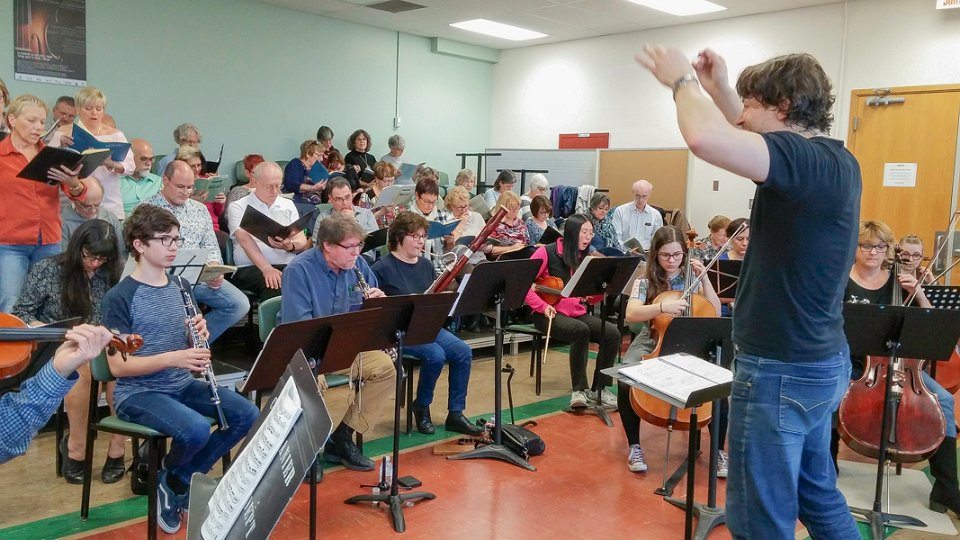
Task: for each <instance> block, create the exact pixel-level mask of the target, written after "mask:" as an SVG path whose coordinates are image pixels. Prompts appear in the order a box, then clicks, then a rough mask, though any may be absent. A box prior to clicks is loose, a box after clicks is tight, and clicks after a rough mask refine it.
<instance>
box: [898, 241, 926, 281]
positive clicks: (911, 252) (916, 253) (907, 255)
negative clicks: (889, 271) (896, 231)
mask: <svg viewBox="0 0 960 540" xmlns="http://www.w3.org/2000/svg"><path fill="white" fill-rule="evenodd" d="M900 260H901V266H900V269H901V270H902V271H904V272H907V273H912V274H913V275H914V276H916V278H917V279H918V280H923V284H924V285H929V284H931V283H933V278H934V275H933V272H927V267H926V266H924V265H922V264H920V263H922V262H923V240H922V239H921V238H920V237H919V236H917V235H915V234H908V235H906V236H904V237H903V238H902V239H900Z"/></svg>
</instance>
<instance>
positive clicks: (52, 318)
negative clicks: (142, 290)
mask: <svg viewBox="0 0 960 540" xmlns="http://www.w3.org/2000/svg"><path fill="white" fill-rule="evenodd" d="M109 215H110V217H112V218H113V219H114V220H116V217H115V216H114V215H113V214H109ZM120 268H121V266H120V256H119V250H118V249H117V232H116V229H114V228H113V225H111V224H110V223H108V222H106V221H103V220H100V219H91V220H89V221H85V222H84V223H83V224H82V225H80V227H78V228H77V229H76V231H74V233H73V235H72V236H71V237H70V242H69V243H68V244H67V246H66V248H65V249H64V251H63V253H61V254H60V255H54V256H53V257H48V258H46V259H42V260H41V261H40V262H38V263H37V264H35V265H33V268H31V269H30V273H29V274H27V279H26V281H24V283H23V287H22V288H21V289H20V296H19V297H18V298H17V303H16V304H14V305H13V310H12V311H11V313H12V314H13V315H15V316H17V317H19V318H20V320H22V321H23V322H25V323H27V324H29V325H30V326H39V325H41V324H49V323H52V322H56V321H62V320H64V319H68V318H71V317H80V318H81V320H82V321H83V322H85V323H90V324H100V322H101V320H102V318H103V311H102V310H101V302H103V297H104V296H105V295H106V294H107V291H108V290H109V289H110V287H113V286H114V285H116V284H117V282H118V281H120ZM77 373H78V375H79V379H78V381H77V384H75V385H74V386H73V390H71V391H70V393H68V394H67V395H66V397H65V398H64V400H63V408H64V410H65V411H66V413H67V421H68V422H69V424H70V433H69V434H67V435H65V436H64V439H63V440H62V441H58V443H59V444H60V448H61V452H62V454H63V463H62V465H61V467H60V473H61V475H62V476H63V479H64V480H66V482H67V483H68V484H82V483H83V458H84V455H83V454H84V444H85V442H86V435H87V403H88V400H89V398H90V368H89V367H87V365H86V364H84V365H83V366H81V367H80V368H79V369H77ZM113 387H114V383H109V384H107V388H106V390H107V400H108V402H109V403H111V406H112V403H113ZM123 450H124V438H123V437H122V436H120V435H114V436H112V437H111V438H110V445H109V448H108V449H107V460H106V462H105V463H104V464H103V469H102V470H101V472H100V478H101V479H102V480H103V483H105V484H112V483H114V482H118V481H120V479H121V478H123V474H124V471H125V470H126V468H125V465H124V462H123Z"/></svg>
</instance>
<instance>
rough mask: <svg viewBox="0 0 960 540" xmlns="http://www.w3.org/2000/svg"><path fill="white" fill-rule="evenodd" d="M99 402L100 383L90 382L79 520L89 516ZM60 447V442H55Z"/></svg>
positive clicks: (84, 519)
mask: <svg viewBox="0 0 960 540" xmlns="http://www.w3.org/2000/svg"><path fill="white" fill-rule="evenodd" d="M99 401H100V382H99V381H96V380H93V381H90V401H89V404H88V406H87V439H86V442H85V443H84V445H83V493H82V494H81V496H80V519H81V520H83V521H86V520H87V517H88V516H89V515H90V483H91V482H92V478H93V441H94V439H95V438H96V436H97V404H98V402H99ZM57 445H58V446H59V445H60V441H57Z"/></svg>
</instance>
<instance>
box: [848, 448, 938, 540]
mask: <svg viewBox="0 0 960 540" xmlns="http://www.w3.org/2000/svg"><path fill="white" fill-rule="evenodd" d="M884 478H885V480H884V488H883V498H882V499H881V505H882V506H881V508H883V511H884V512H888V513H893V514H902V515H907V516H911V517H915V518H917V519H919V520H920V521H923V522H924V523H926V524H927V526H926V527H915V526H913V525H903V524H891V525H892V526H895V527H897V528H901V529H913V530H916V531H924V532H929V533H935V534H946V535H951V536H953V535H956V534H957V529H956V528H955V527H954V526H953V522H951V521H950V518H949V517H948V516H947V514H938V513H937V512H934V511H932V510H930V509H929V508H927V501H928V499H929V498H930V488H931V484H930V480H929V479H927V475H926V474H924V473H923V471H921V470H916V469H908V468H907V467H904V468H903V473H902V474H901V475H900V476H897V474H896V468H895V467H891V468H890V473H889V474H886V475H884ZM888 482H889V494H890V499H889V500H890V503H889V506H888V504H887V493H888V490H887V483H888ZM837 485H838V486H839V487H840V491H841V492H843V496H844V497H846V498H847V505H848V506H851V507H856V508H867V509H870V508H873V498H874V493H875V491H876V488H877V464H876V463H854V462H852V461H843V460H841V461H840V478H839V480H838V482H837ZM854 517H855V518H856V519H858V520H860V521H866V520H865V519H864V518H863V517H862V516H859V515H856V514H854Z"/></svg>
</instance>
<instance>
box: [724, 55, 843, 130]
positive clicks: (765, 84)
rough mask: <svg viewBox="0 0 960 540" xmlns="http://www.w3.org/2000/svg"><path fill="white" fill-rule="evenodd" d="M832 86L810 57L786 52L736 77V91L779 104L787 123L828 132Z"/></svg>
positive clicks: (745, 97) (742, 94) (769, 103)
mask: <svg viewBox="0 0 960 540" xmlns="http://www.w3.org/2000/svg"><path fill="white" fill-rule="evenodd" d="M832 91H833V85H832V84H831V83H830V79H829V78H828V77H827V74H826V72H824V71H823V67H821V66H820V62H817V59H816V58H814V57H813V56H811V55H809V54H806V53H803V54H787V55H784V56H778V57H776V58H771V59H770V60H767V61H766V62H763V63H761V64H756V65H753V66H749V67H747V68H746V69H744V70H743V72H742V73H741V74H740V77H739V79H737V94H739V95H740V97H741V98H744V99H747V98H754V99H756V100H758V101H760V102H761V103H763V104H764V105H767V106H772V107H780V108H782V110H783V111H784V112H785V113H786V116H787V118H786V120H787V124H790V125H797V126H800V127H801V128H803V129H804V130H817V131H820V132H823V133H825V134H826V133H830V125H831V124H833V114H832V113H831V112H830V111H831V109H832V108H833V102H834V101H835V100H836V97H835V96H834V95H833V94H832V93H831V92H832Z"/></svg>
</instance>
